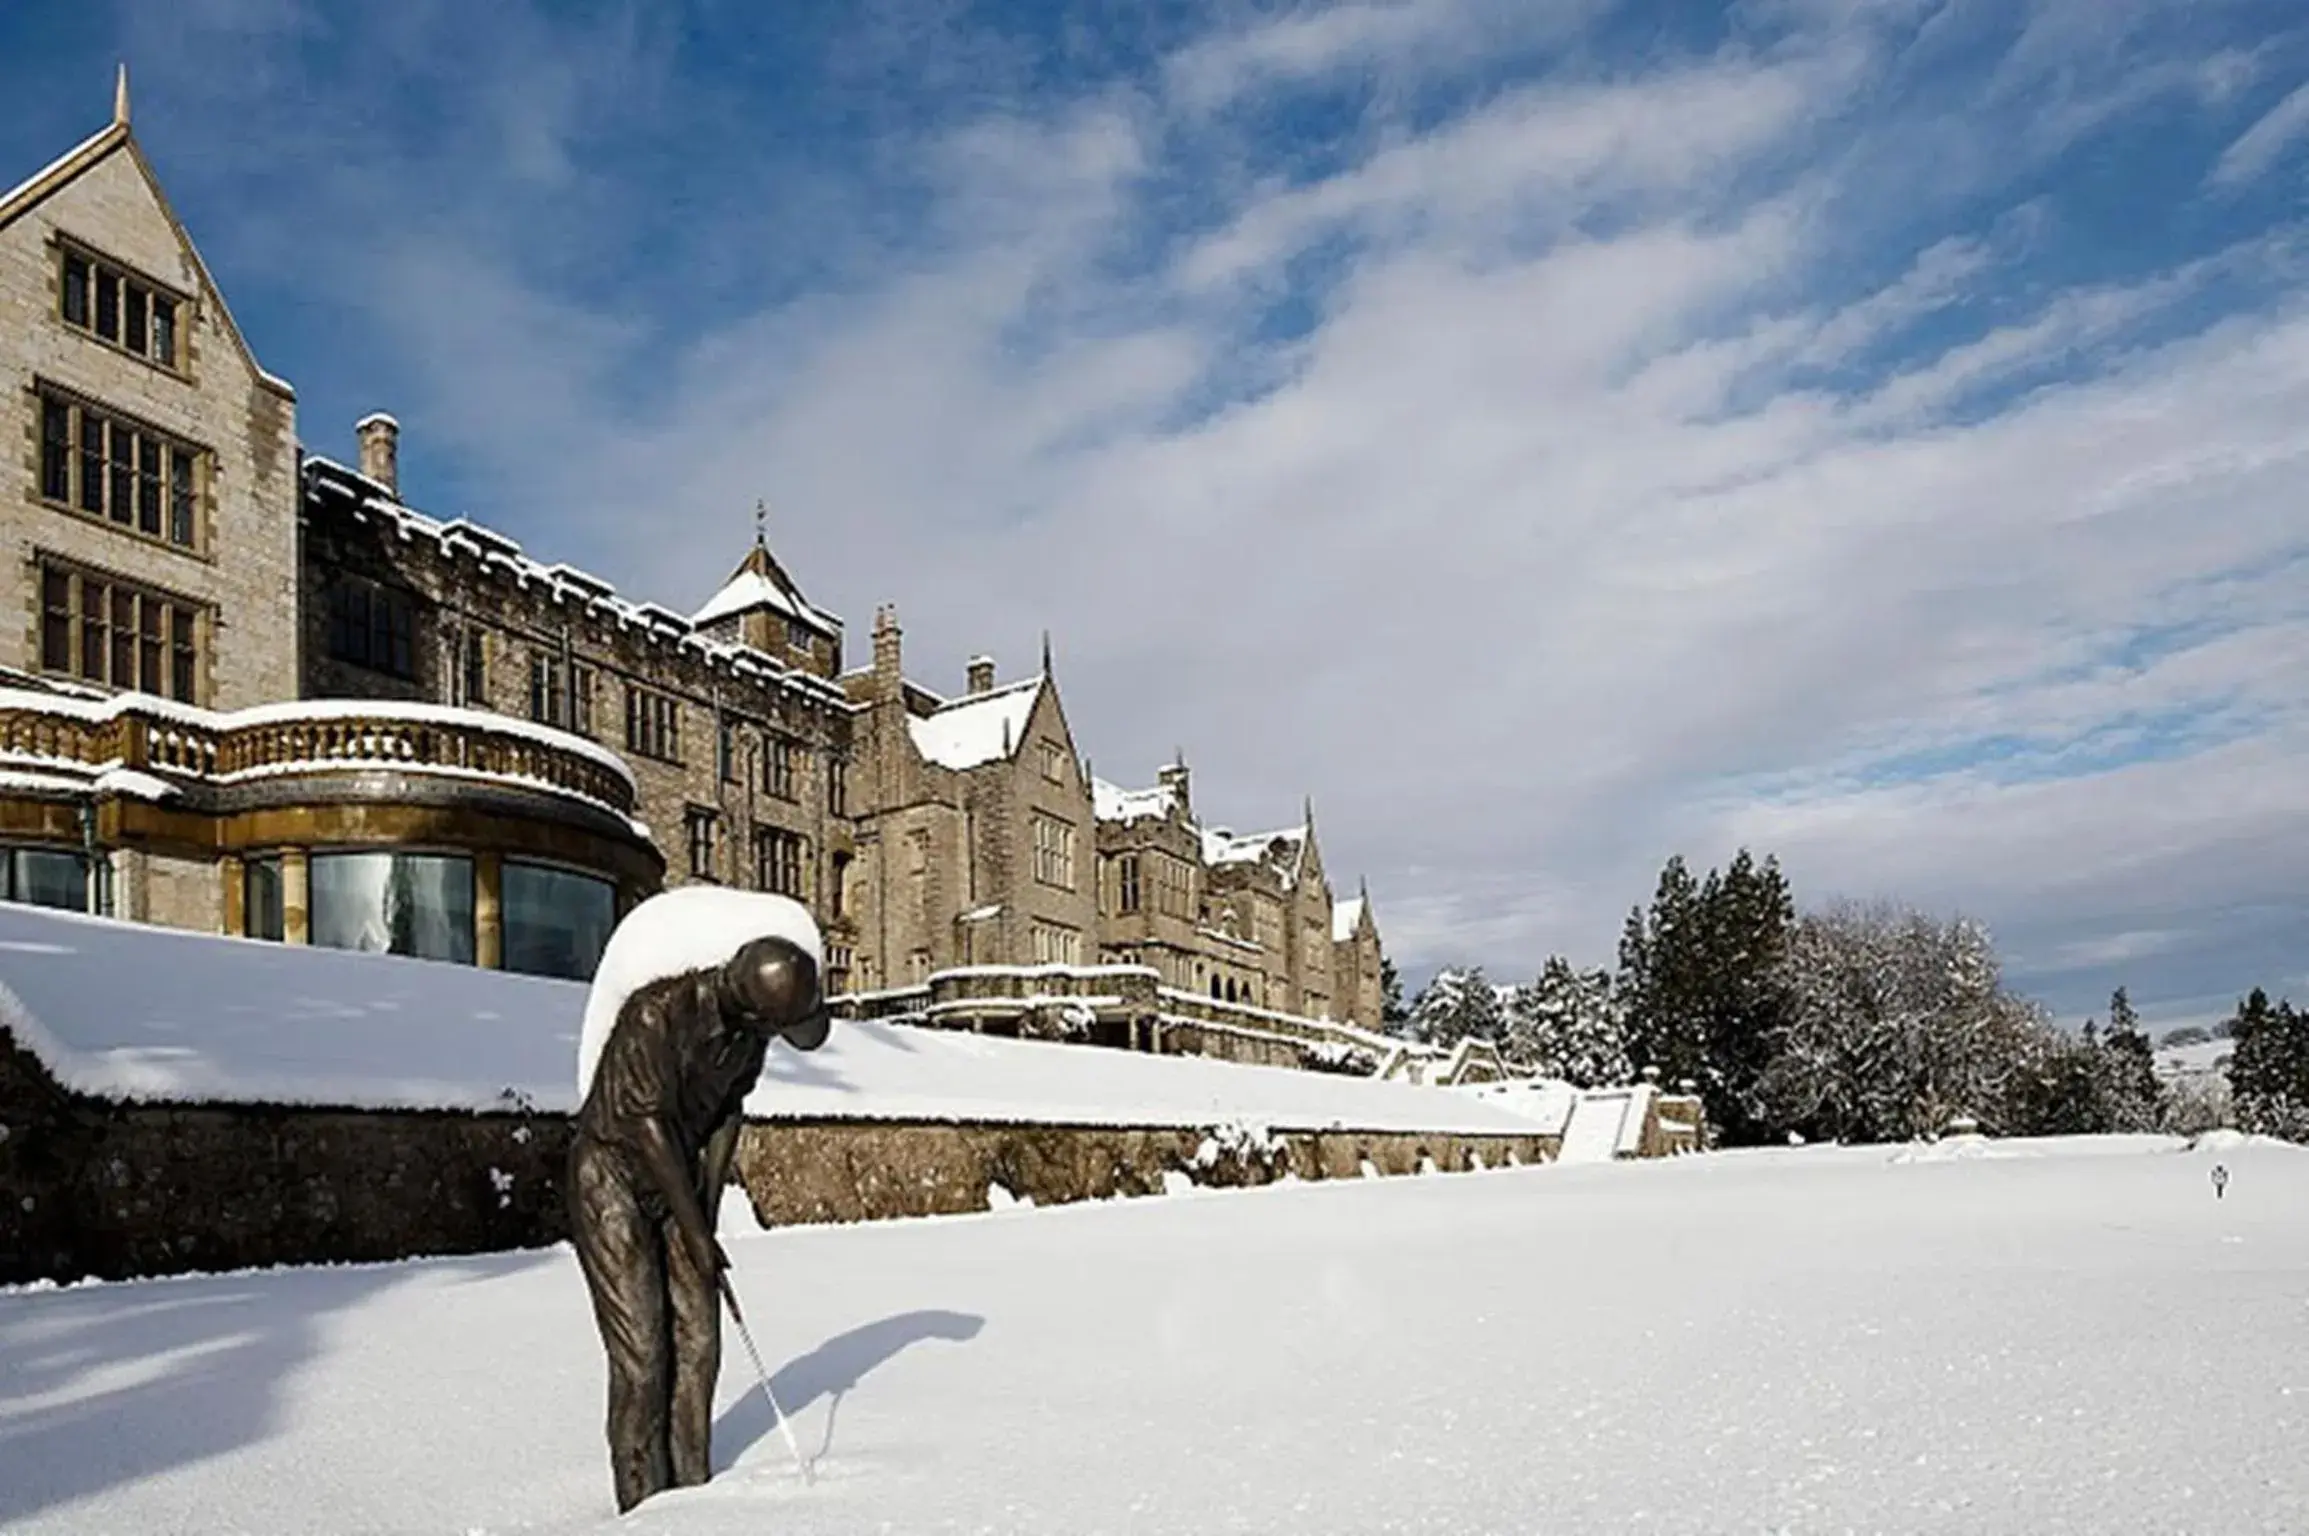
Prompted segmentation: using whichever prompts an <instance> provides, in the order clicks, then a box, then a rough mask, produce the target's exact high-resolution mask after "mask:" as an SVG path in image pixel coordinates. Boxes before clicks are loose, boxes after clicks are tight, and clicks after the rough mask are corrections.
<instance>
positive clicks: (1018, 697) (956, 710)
mask: <svg viewBox="0 0 2309 1536" xmlns="http://www.w3.org/2000/svg"><path fill="white" fill-rule="evenodd" d="M1041 697H1042V679H1041V678H1040V677H1032V678H1028V679H1027V680H1026V681H1025V682H1023V683H1012V684H1010V685H1008V686H1007V687H1003V688H997V689H995V690H993V691H992V692H991V693H979V694H972V695H970V696H968V697H966V698H960V699H956V700H954V701H953V702H951V703H948V704H943V705H941V706H939V707H938V708H937V709H935V710H933V711H931V712H930V713H929V714H927V715H916V716H909V717H908V719H907V721H906V729H907V731H908V733H909V734H911V735H912V736H913V738H914V750H916V751H917V752H920V753H921V754H922V756H923V758H924V759H925V760H926V761H929V762H933V763H937V764H939V765H940V766H941V767H945V768H954V769H964V768H976V767H977V766H979V765H980V764H981V763H992V762H998V761H1000V760H1001V759H1003V758H1006V757H1011V756H1014V755H1016V753H1017V751H1018V745H1019V743H1020V742H1022V741H1024V740H1025V739H1026V722H1027V720H1028V719H1029V718H1031V717H1032V715H1033V714H1034V705H1035V702H1036V701H1037V700H1038V699H1040V698H1041Z"/></svg>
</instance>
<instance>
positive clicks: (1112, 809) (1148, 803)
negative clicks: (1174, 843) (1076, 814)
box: [1090, 778, 1178, 822]
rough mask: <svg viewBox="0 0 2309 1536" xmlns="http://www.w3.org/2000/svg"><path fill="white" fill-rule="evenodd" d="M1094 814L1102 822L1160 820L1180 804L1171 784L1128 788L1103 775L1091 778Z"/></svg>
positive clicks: (1091, 802) (1092, 811) (1091, 801)
mask: <svg viewBox="0 0 2309 1536" xmlns="http://www.w3.org/2000/svg"><path fill="white" fill-rule="evenodd" d="M1090 805H1091V814H1092V815H1094V816H1096V817H1097V818H1098V819H1099V820H1100V821H1123V822H1129V821H1160V820H1162V819H1163V818H1164V817H1166V816H1168V815H1170V813H1171V812H1172V811H1173V810H1174V809H1176V808H1177V806H1178V794H1177V792H1176V791H1174V790H1173V789H1172V788H1171V787H1170V786H1169V785H1168V784H1157V785H1155V786H1154V787H1153V788H1152V789H1124V788H1123V787H1122V786H1121V785H1119V784H1109V783H1108V782H1107V781H1106V780H1104V779H1101V778H1093V779H1092V780H1091V781H1090Z"/></svg>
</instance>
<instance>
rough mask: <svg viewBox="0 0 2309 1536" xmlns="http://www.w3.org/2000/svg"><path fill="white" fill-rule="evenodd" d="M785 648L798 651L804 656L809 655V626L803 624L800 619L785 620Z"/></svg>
mask: <svg viewBox="0 0 2309 1536" xmlns="http://www.w3.org/2000/svg"><path fill="white" fill-rule="evenodd" d="M786 648H787V649H788V650H793V651H799V652H801V653H802V654H803V655H804V656H807V655H809V654H810V626H809V625H807V624H804V623H803V622H802V621H801V620H800V619H788V620H786Z"/></svg>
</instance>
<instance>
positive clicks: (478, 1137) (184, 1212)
mask: <svg viewBox="0 0 2309 1536" xmlns="http://www.w3.org/2000/svg"><path fill="white" fill-rule="evenodd" d="M0 1130H4V1131H5V1136H4V1137H0V1191H4V1192H5V1193H4V1198H0V1283H16V1282H21V1281H26V1280H36V1279H53V1280H66V1281H69V1280H78V1279H83V1278H88V1277H94V1278H99V1279H107V1280H113V1279H126V1278H129V1277H132V1276H138V1275H166V1274H177V1273H182V1272H185V1271H189V1270H226V1269H243V1268H248V1267H251V1266H257V1265H270V1264H334V1263H360V1262H369V1261H378V1260H386V1259H399V1258H407V1257H411V1256H414V1255H418V1254H449V1253H486V1252H493V1251H498V1250H502V1249H508V1248H528V1247H537V1246H540V1245H543V1244H546V1243H551V1242H555V1241H558V1240H559V1239H560V1238H561V1237H562V1236H564V1235H565V1230H566V1229H565V1226H564V1223H563V1218H562V1214H561V1167H562V1163H563V1161H564V1160H565V1158H566V1157H567V1153H568V1145H569V1129H568V1122H567V1120H566V1119H565V1118H563V1117H558V1116H550V1115H525V1114H521V1113H518V1112H512V1111H509V1112H507V1113H504V1114H470V1113H464V1112H449V1111H434V1112H425V1111H401V1112H384V1111H358V1110H319V1109H289V1108H283V1107H279V1106H273V1105H143V1104H116V1103H111V1102H109V1101H105V1100H101V1099H92V1098H88V1097H84V1096H82V1095H79V1094H73V1093H68V1092H66V1091H65V1090H64V1089H62V1088H61V1087H59V1086H58V1085H57V1083H56V1081H55V1079H54V1078H52V1077H50V1076H49V1074H48V1073H47V1071H46V1070H45V1069H44V1068H43V1067H42V1066H41V1064H40V1063H39V1062H38V1061H36V1060H35V1059H34V1058H33V1057H32V1056H31V1055H30V1054H29V1053H28V1052H26V1051H24V1050H22V1049H20V1048H19V1047H18V1046H17V1045H16V1043H15V1041H14V1040H13V1039H12V1038H11V1037H10V1035H9V1034H8V1032H7V1031H6V1030H4V1029H0Z"/></svg>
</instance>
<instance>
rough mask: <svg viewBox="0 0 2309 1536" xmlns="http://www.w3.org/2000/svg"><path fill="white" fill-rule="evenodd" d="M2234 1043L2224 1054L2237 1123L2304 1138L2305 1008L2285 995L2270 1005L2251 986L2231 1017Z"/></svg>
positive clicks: (2307, 1130) (2307, 1116) (2308, 1103)
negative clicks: (2229, 1052)
mask: <svg viewBox="0 0 2309 1536" xmlns="http://www.w3.org/2000/svg"><path fill="white" fill-rule="evenodd" d="M2232 1023H2233V1025H2234V1028H2233V1030H2232V1034H2233V1037H2234V1038H2235V1040H2236V1042H2237V1049H2236V1051H2235V1053H2234V1054H2232V1055H2231V1056H2230V1058H2229V1085H2230V1088H2231V1089H2232V1091H2233V1093H2234V1096H2235V1100H2236V1108H2237V1123H2238V1124H2239V1125H2240V1126H2241V1127H2242V1128H2243V1129H2245V1130H2248V1131H2257V1132H2259V1133H2260V1134H2262V1135H2264V1136H2282V1137H2284V1138H2285V1139H2287V1140H2288V1141H2309V1012H2296V1011H2295V1010H2294V1007H2293V1005H2292V1003H2291V1002H2290V1001H2289V1000H2280V1001H2279V1002H2278V1003H2277V1004H2276V1005H2275V1006H2274V1007H2272V1006H2271V1005H2270V1002H2269V994H2268V993H2267V992H2265V991H2263V990H2262V989H2261V988H2259V987H2255V988H2254V989H2253V990H2252V992H2251V993H2250V994H2249V995H2248V996H2247V997H2246V998H2245V1000H2244V1001H2243V1002H2241V1003H2239V1004H2238V1005H2237V1012H2236V1015H2235V1017H2234V1019H2233V1020H2232Z"/></svg>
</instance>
